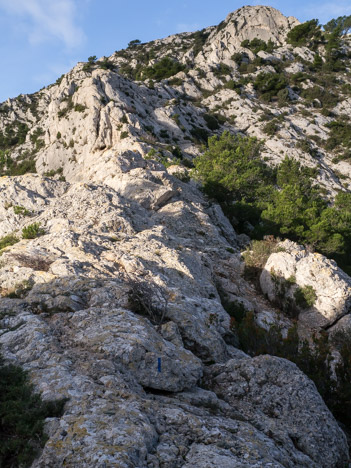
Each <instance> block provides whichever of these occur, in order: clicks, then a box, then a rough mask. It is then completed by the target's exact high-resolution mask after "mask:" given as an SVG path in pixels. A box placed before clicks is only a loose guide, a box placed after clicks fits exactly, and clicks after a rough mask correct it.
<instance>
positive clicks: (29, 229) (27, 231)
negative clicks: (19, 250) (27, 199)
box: [22, 223, 45, 239]
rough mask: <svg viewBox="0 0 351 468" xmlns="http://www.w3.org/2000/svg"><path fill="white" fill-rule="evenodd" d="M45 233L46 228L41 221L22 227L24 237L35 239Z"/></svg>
mask: <svg viewBox="0 0 351 468" xmlns="http://www.w3.org/2000/svg"><path fill="white" fill-rule="evenodd" d="M43 234H45V230H44V229H43V228H41V227H40V223H33V224H29V225H28V226H25V227H24V228H23V229H22V237H23V239H35V238H36V237H39V236H42V235H43Z"/></svg>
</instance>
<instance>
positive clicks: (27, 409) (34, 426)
mask: <svg viewBox="0 0 351 468" xmlns="http://www.w3.org/2000/svg"><path fill="white" fill-rule="evenodd" d="M66 401H67V400H65V399H63V400H57V401H45V402H44V401H43V400H42V399H41V397H40V395H39V394H37V393H35V392H34V389H33V386H32V385H31V384H30V383H29V379H28V374H27V373H26V372H25V371H23V370H22V369H21V368H20V367H18V366H15V365H4V363H3V361H2V359H1V357H0V447H1V449H0V466H3V467H15V466H18V467H29V466H31V464H32V462H33V461H34V458H35V457H36V456H37V454H38V452H39V450H40V449H41V448H42V447H44V445H45V442H46V441H47V436H46V435H45V433H44V422H45V419H46V418H49V417H51V418H52V417H60V416H61V415H62V413H63V407H64V404H65V402H66Z"/></svg>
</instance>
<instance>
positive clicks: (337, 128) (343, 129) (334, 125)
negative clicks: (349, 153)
mask: <svg viewBox="0 0 351 468" xmlns="http://www.w3.org/2000/svg"><path fill="white" fill-rule="evenodd" d="M326 126H327V127H328V128H329V129H330V131H329V137H328V139H327V141H326V148H327V149H329V150H333V149H334V148H336V147H338V146H340V145H342V146H344V147H345V148H351V124H349V123H348V122H347V120H346V119H342V118H339V119H338V120H333V121H332V122H330V123H328V124H326Z"/></svg>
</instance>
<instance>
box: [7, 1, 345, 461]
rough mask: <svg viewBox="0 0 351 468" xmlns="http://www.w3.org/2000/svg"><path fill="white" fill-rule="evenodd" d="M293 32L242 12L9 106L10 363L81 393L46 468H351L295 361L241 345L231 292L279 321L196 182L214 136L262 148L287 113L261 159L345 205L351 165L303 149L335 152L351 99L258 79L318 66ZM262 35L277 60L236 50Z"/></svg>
mask: <svg viewBox="0 0 351 468" xmlns="http://www.w3.org/2000/svg"><path fill="white" fill-rule="evenodd" d="M297 24H298V21H297V20H296V19H294V18H285V17H284V16H283V15H282V14H281V13H280V12H278V11H277V10H275V9H273V8H270V7H244V8H241V9H240V10H237V11H236V12H234V13H231V14H230V15H228V17H227V18H226V20H225V21H224V22H223V23H221V24H220V25H219V26H218V27H210V28H207V29H205V30H203V31H200V32H197V33H194V34H192V33H183V34H180V35H176V36H170V37H169V38H166V39H163V40H158V41H154V42H153V43H148V44H134V45H131V47H129V48H128V49H127V50H124V51H119V52H116V53H115V54H113V55H112V56H111V57H109V58H102V59H100V60H96V59H95V58H93V57H92V58H90V60H89V61H88V62H87V63H79V64H78V65H77V66H76V67H75V68H74V69H73V70H72V71H71V72H70V73H68V74H67V75H65V76H63V77H61V78H60V79H59V80H58V81H57V83H55V84H54V85H51V86H49V87H47V88H45V89H42V90H41V91H40V92H38V93H36V94H34V95H30V96H19V97H18V98H16V99H9V100H8V101H7V102H6V103H4V104H3V105H2V106H1V107H0V112H1V114H0V117H1V118H0V130H1V132H2V133H1V134H0V150H1V153H0V156H1V159H0V164H1V171H2V174H4V175H7V177H2V178H1V180H0V236H3V237H2V239H1V241H2V243H1V251H0V252H1V260H0V287H1V290H0V292H1V296H2V297H1V299H0V343H1V345H2V353H3V355H4V357H5V358H6V360H8V361H12V362H16V363H18V364H20V365H22V366H23V367H24V368H25V369H27V370H28V371H29V373H30V377H31V380H32V381H33V383H34V384H35V387H36V389H37V390H39V391H40V392H41V393H42V395H43V397H44V398H46V399H51V398H57V397H67V398H68V402H67V403H66V405H65V412H64V415H63V416H62V418H53V419H51V420H49V421H47V432H48V436H49V439H48V442H47V444H46V445H45V448H44V450H43V452H42V453H41V454H40V455H39V457H38V459H37V460H36V461H35V462H34V464H33V466H34V467H44V466H63V465H64V466H72V467H74V466H87V467H90V466H116V467H138V468H139V467H140V468H142V467H155V468H156V467H181V466H183V467H190V466H197V467H206V466H208V467H210V466H211V467H226V466H228V467H232V466H243V467H245V466H247V467H262V466H274V467H283V466H284V467H294V466H299V467H300V466H301V467H316V468H317V467H326V468H327V467H328V468H329V467H330V466H335V467H342V466H345V463H346V462H347V460H348V447H347V443H346V437H345V435H344V433H343V432H342V430H341V429H340V427H339V426H338V424H337V422H336V421H335V419H334V418H333V416H332V414H331V413H330V412H329V410H328V409H327V407H326V406H325V404H324V402H323V400H322V398H321V397H320V395H319V394H318V392H317V390H316V387H315V385H314V384H313V383H312V382H311V381H310V380H309V379H308V378H307V377H306V376H305V375H304V374H303V373H302V372H301V371H300V370H299V369H298V368H297V367H296V366H295V365H294V364H292V363H291V362H289V361H287V360H285V359H281V358H277V357H272V356H268V355H266V356H259V357H255V358H251V357H250V356H248V355H246V354H245V353H243V352H242V351H240V350H238V349H237V346H238V344H239V343H238V336H237V334H236V332H235V329H234V328H233V327H232V323H231V322H232V319H231V317H230V316H229V315H228V313H227V312H226V311H225V309H224V307H223V305H222V302H224V301H223V297H224V296H225V297H226V298H230V299H232V300H237V301H240V303H242V304H244V305H245V307H247V308H248V309H250V310H254V311H255V312H256V313H257V320H259V319H261V322H262V325H263V326H265V321H264V317H277V316H278V314H277V310H276V309H275V308H274V307H273V306H271V305H270V304H269V303H268V302H267V301H266V300H265V299H264V298H263V297H260V296H259V295H258V294H257V292H256V291H255V290H254V288H253V287H252V285H251V284H249V283H248V282H247V281H245V279H244V278H243V277H242V271H243V263H242V261H241V257H240V248H241V247H242V245H245V243H247V237H246V236H243V235H237V234H236V232H235V231H234V229H233V227H232V226H231V224H230V223H229V221H228V220H227V219H226V218H225V216H224V215H223V212H222V210H221V208H220V206H219V205H217V204H215V203H213V202H211V201H209V200H207V199H206V198H205V197H204V195H203V194H202V192H201V191H200V190H199V189H198V185H197V183H195V182H194V181H192V180H189V175H188V169H189V166H190V167H191V165H192V159H193V157H194V156H196V155H198V154H200V153H201V152H202V151H203V148H202V143H204V142H205V141H206V140H207V136H208V135H210V134H211V133H214V134H219V133H222V132H223V131H224V130H226V129H227V130H230V131H231V132H237V131H241V132H246V133H247V134H248V135H256V136H258V137H260V138H262V137H263V136H266V134H265V132H264V131H263V128H264V126H265V125H266V124H267V120H265V119H273V120H274V119H275V122H276V123H277V126H278V127H279V130H277V132H279V133H277V134H276V135H275V136H272V137H271V138H269V139H267V140H266V143H265V149H264V152H263V157H264V158H265V159H267V160H268V159H269V160H270V161H269V162H270V163H272V164H276V163H277V162H278V161H280V160H281V159H282V158H283V157H284V155H285V154H289V155H291V156H296V157H298V158H300V159H301V160H303V161H304V164H306V165H310V166H317V168H318V181H319V183H320V184H322V185H323V186H324V187H325V192H326V195H328V196H329V197H330V198H331V199H332V196H333V194H334V193H335V192H336V190H341V189H342V190H347V189H348V186H347V187H344V186H343V184H345V183H346V182H345V181H348V177H349V175H348V174H349V173H348V171H349V165H348V163H347V162H334V163H333V162H332V159H334V160H335V157H336V156H335V154H332V153H331V152H328V151H327V150H326V149H325V148H324V147H323V145H322V146H318V154H317V152H316V151H317V143H318V142H319V140H318V141H317V139H310V141H308V142H307V143H306V144H305V146H304V147H303V149H301V145H300V149H298V148H297V146H298V145H297V143H298V142H299V141H300V142H301V141H306V140H307V139H308V137H309V135H311V136H313V135H314V132H315V131H316V130H318V131H319V132H320V133H319V137H320V140H321V141H322V140H323V139H327V138H328V132H329V131H330V129H329V128H328V127H327V126H326V124H327V123H328V122H331V121H332V120H333V119H336V118H337V116H338V115H339V114H340V115H341V114H342V113H343V112H345V109H347V106H349V101H348V99H349V98H347V96H346V95H345V96H343V97H344V98H345V99H342V100H340V102H339V103H338V104H336V103H335V106H334V107H333V110H332V112H333V114H332V115H331V116H328V115H327V116H326V115H323V113H322V112H321V109H322V110H323V107H318V106H319V105H318V103H315V104H316V107H314V106H312V105H311V107H308V106H309V104H308V102H307V100H306V98H304V97H303V96H301V95H300V94H302V91H301V90H300V91H298V90H297V89H295V90H294V89H293V88H292V87H291V86H290V84H289V85H288V84H287V85H286V89H287V91H286V93H285V94H284V96H285V101H284V102H283V103H282V102H281V100H280V101H278V97H276V96H275V95H274V96H272V99H269V100H268V101H264V100H262V96H261V94H262V93H261V91H260V90H259V89H256V90H255V89H254V85H253V81H255V79H256V78H257V77H258V76H259V74H260V72H266V73H270V74H277V75H278V74H280V73H286V76H290V75H295V73H296V72H298V71H301V70H304V69H305V68H306V70H307V69H308V62H309V61H310V62H311V61H313V60H314V56H315V55H316V53H315V52H311V51H310V50H309V49H308V48H306V47H298V48H292V47H291V46H289V45H287V44H286V33H287V32H288V31H289V30H290V29H291V28H292V27H294V26H295V25H297ZM255 37H256V38H258V39H261V40H262V41H269V40H270V41H272V44H274V47H273V46H272V47H273V49H272V50H271V52H267V51H263V50H261V51H258V52H253V51H252V50H251V49H250V48H247V47H243V46H242V41H245V40H247V41H252V39H254V38H255ZM244 45H245V43H244ZM246 45H249V46H250V44H247V43H246ZM261 45H262V44H261ZM250 47H251V46H250ZM270 47H271V46H270ZM344 47H345V50H346V51H348V50H349V49H348V45H347V44H346V42H345V45H344ZM238 53H239V55H240V57H241V58H238V56H237V55H234V54H238ZM320 53H321V54H322V55H323V51H322V50H321V52H320ZM167 57H171V59H170V58H167ZM259 57H261V58H259ZM177 59H178V61H177ZM347 60H348V58H347V57H346V58H345V61H347ZM250 66H251V68H249V67H250ZM289 69H290V71H288V70H289ZM282 70H283V71H282ZM165 75H166V76H165ZM299 76H300V75H299ZM339 78H340V80H341V79H342V80H343V81H344V82H343V83H341V81H340V83H338V84H337V85H335V86H336V87H338V86H339V87H340V89H341V87H342V86H344V85H347V79H348V78H347V76H346V77H344V76H342V77H341V74H340V76H339ZM313 86H314V85H313V83H312V82H311V81H309V79H307V78H306V80H305V82H304V83H303V86H302V88H304V87H306V89H307V88H310V87H313ZM318 86H320V85H318ZM343 89H346V90H347V89H348V88H347V86H346V87H345V86H344V88H343ZM299 92H300V94H299ZM347 92H348V91H347ZM288 96H291V100H290V97H289V98H288ZM320 104H322V103H320ZM333 104H334V101H333ZM306 106H307V107H308V110H307V108H306ZM328 106H329V104H328ZM328 106H327V107H328ZM328 108H329V107H328ZM307 112H308V115H307V114H306V113H307ZM325 114H327V112H325ZM312 121H313V123H312ZM304 130H305V132H304ZM306 145H307V146H308V145H310V146H308V148H309V149H310V150H311V151H310V152H309V153H306V151H305V148H306ZM312 150H316V151H312ZM34 167H35V169H36V171H37V172H38V174H27V172H33V170H34ZM335 167H337V168H338V170H340V171H343V174H344V177H345V178H344V179H343V180H342V183H341V181H340V179H339V178H338V177H337V176H336V174H335V172H333V168H335ZM345 277H347V275H345ZM347 281H348V277H347ZM347 281H346V282H347ZM262 317H263V318H262ZM279 320H281V322H282V323H283V324H284V326H287V327H288V326H289V325H290V321H289V320H288V319H284V318H281V317H280V318H279ZM284 320H285V322H284Z"/></svg>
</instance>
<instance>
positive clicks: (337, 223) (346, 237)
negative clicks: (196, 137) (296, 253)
mask: <svg viewBox="0 0 351 468" xmlns="http://www.w3.org/2000/svg"><path fill="white" fill-rule="evenodd" d="M260 148H261V143H260V142H259V141H257V140H256V139H254V138H248V137H241V136H239V135H237V136H233V135H230V134H229V133H228V132H224V133H223V134H222V135H221V137H216V136H215V137H212V138H209V148H208V150H207V151H206V152H205V153H204V154H203V155H202V156H199V157H198V158H196V159H195V167H196V171H197V175H198V177H199V178H200V179H201V180H202V182H203V186H204V190H205V192H206V193H207V194H208V195H209V196H210V197H212V198H215V199H217V200H218V201H219V202H220V203H221V206H222V208H223V210H224V212H225V213H226V215H227V216H228V217H229V219H230V220H231V222H232V224H233V225H234V226H235V227H236V228H237V229H238V231H241V232H248V231H246V229H247V222H249V223H251V224H252V225H253V226H254V231H250V232H248V233H249V234H250V236H251V237H252V236H256V238H262V236H264V235H267V234H269V235H273V236H280V237H288V238H290V239H292V240H294V241H297V242H300V243H305V244H309V245H311V246H312V247H313V248H315V249H317V250H318V251H320V252H321V253H323V254H324V255H327V256H329V257H331V258H333V259H335V260H336V261H337V262H338V264H339V265H340V266H341V267H342V268H343V269H344V270H345V271H347V272H348V271H350V270H351V262H350V258H351V201H350V200H351V194H343V193H340V194H338V195H337V196H336V199H335V205H334V206H328V204H327V202H326V201H325V200H324V199H323V198H322V196H321V193H320V190H319V188H318V186H314V185H312V180H313V179H315V177H316V171H317V170H316V169H311V168H307V167H302V166H301V165H300V164H299V163H298V162H297V161H295V160H292V159H289V158H285V160H284V161H283V162H282V163H281V164H280V165H279V166H278V168H277V169H276V170H275V171H274V170H272V169H270V168H269V167H268V166H267V165H266V164H265V163H264V162H262V161H261V160H260Z"/></svg>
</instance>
